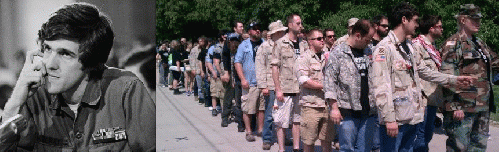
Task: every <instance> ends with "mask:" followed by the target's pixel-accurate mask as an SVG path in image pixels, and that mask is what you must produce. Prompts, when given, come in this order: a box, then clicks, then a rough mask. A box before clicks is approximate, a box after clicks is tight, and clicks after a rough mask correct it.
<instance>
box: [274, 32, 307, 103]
mask: <svg viewBox="0 0 499 152" xmlns="http://www.w3.org/2000/svg"><path fill="white" fill-rule="evenodd" d="M298 41H299V45H300V49H299V50H295V49H294V47H293V42H292V41H291V40H289V35H288V34H286V35H284V36H283V37H282V38H280V39H279V40H277V41H276V42H275V47H274V50H273V52H272V60H271V61H270V64H271V65H272V66H277V67H279V80H280V84H279V86H280V87H281V90H282V92H283V93H299V92H300V84H299V83H298V77H297V76H296V72H295V71H296V70H295V62H296V59H297V58H298V56H299V55H300V53H301V52H304V51H305V50H307V49H308V43H307V42H306V41H300V40H298ZM274 83H275V82H274Z"/></svg>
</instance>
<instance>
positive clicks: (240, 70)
mask: <svg viewBox="0 0 499 152" xmlns="http://www.w3.org/2000/svg"><path fill="white" fill-rule="evenodd" d="M234 68H235V69H236V73H237V76H239V79H241V81H246V78H245V77H244V72H243V65H241V63H234Z"/></svg>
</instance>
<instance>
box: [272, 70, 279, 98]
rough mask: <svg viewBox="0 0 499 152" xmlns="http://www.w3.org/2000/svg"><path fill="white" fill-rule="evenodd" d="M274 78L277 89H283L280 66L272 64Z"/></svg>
mask: <svg viewBox="0 0 499 152" xmlns="http://www.w3.org/2000/svg"><path fill="white" fill-rule="evenodd" d="M272 79H273V80H274V88H275V91H276V92H277V91H281V81H279V67H277V66H272Z"/></svg>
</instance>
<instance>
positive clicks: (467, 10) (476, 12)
mask: <svg viewBox="0 0 499 152" xmlns="http://www.w3.org/2000/svg"><path fill="white" fill-rule="evenodd" d="M460 7H461V8H460V9H459V14H458V15H468V16H469V17H471V18H482V17H483V16H482V13H481V12H480V7H478V6H475V5H474V4H464V5H461V6H460Z"/></svg>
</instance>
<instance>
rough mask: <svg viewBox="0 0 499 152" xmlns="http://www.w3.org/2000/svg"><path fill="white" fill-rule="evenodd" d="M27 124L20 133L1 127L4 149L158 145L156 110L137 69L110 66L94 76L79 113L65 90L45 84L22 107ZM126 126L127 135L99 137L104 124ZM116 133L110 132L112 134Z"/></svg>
mask: <svg viewBox="0 0 499 152" xmlns="http://www.w3.org/2000/svg"><path fill="white" fill-rule="evenodd" d="M20 114H22V115H23V116H24V118H23V119H24V120H23V121H24V122H26V125H22V126H18V128H17V134H16V133H15V132H13V131H12V130H9V128H3V129H2V130H0V133H1V134H0V136H1V137H0V139H2V140H1V141H0V151H16V150H17V151H154V149H155V146H156V131H155V126H156V119H155V116H156V110H155V104H154V102H153V101H152V98H151V96H150V95H149V94H148V92H147V90H146V88H145V87H144V85H143V83H142V82H141V81H140V80H139V79H138V78H137V76H135V75H134V74H133V73H131V72H128V71H122V70H118V69H111V68H109V69H106V70H105V71H104V74H103V78H102V79H100V80H97V81H90V82H89V83H88V85H87V87H86V89H85V93H84V95H83V98H82V102H81V103H80V106H79V108H78V113H77V116H75V114H74V112H73V111H72V110H71V109H70V108H69V107H68V105H67V104H66V102H65V101H64V99H62V95H60V94H59V95H50V94H48V92H47V91H46V89H45V88H44V87H40V88H39V89H38V91H37V92H36V93H35V94H34V95H33V96H31V97H30V98H28V100H27V101H26V103H25V104H24V105H23V106H22V107H21V110H20ZM111 128H121V129H125V134H126V139H125V140H111V141H108V142H103V143H97V141H98V140H97V141H94V140H93V138H92V134H96V133H97V132H98V131H100V130H102V129H111ZM107 136H110V135H107Z"/></svg>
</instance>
